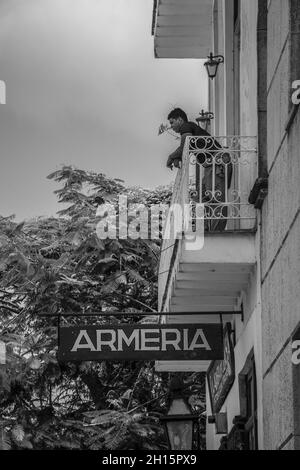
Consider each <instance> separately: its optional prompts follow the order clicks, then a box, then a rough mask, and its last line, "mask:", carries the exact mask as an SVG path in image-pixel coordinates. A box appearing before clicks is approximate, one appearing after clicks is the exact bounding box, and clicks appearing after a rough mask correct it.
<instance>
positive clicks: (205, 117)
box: [196, 109, 215, 130]
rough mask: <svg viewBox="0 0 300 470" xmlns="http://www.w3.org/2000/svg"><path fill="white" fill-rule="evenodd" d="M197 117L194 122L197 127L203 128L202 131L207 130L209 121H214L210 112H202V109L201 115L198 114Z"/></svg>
mask: <svg viewBox="0 0 300 470" xmlns="http://www.w3.org/2000/svg"><path fill="white" fill-rule="evenodd" d="M199 114H200V115H199V117H197V118H196V122H197V124H198V126H201V125H202V126H204V129H206V130H207V129H208V126H209V124H210V121H211V120H212V119H214V117H215V116H214V113H211V112H210V111H206V112H204V109H202V111H201V113H199Z"/></svg>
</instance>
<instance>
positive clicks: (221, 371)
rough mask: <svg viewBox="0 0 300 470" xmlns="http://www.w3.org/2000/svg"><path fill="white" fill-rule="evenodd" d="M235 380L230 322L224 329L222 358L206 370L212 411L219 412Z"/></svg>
mask: <svg viewBox="0 0 300 470" xmlns="http://www.w3.org/2000/svg"><path fill="white" fill-rule="evenodd" d="M234 380H235V365H234V348H233V343H232V339H231V324H230V323H227V324H226V327H225V329H224V358H223V360H217V361H214V362H213V363H212V364H211V365H210V367H209V369H208V371H207V381H208V388H209V394H210V401H211V408H212V413H213V414H216V413H219V411H220V410H221V408H222V406H223V403H224V401H225V400H226V397H227V395H228V393H229V391H230V389H231V387H232V385H233V382H234Z"/></svg>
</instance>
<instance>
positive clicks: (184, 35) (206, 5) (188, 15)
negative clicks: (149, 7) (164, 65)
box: [152, 0, 213, 59]
mask: <svg viewBox="0 0 300 470" xmlns="http://www.w3.org/2000/svg"><path fill="white" fill-rule="evenodd" d="M212 24H213V0H155V1H154V10H153V28H152V33H153V35H154V54H155V57H157V58H169V59H171V58H175V59H205V58H206V57H207V56H208V55H209V53H210V52H211V51H212V46H211V44H212Z"/></svg>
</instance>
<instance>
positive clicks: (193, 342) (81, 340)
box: [58, 324, 223, 362]
mask: <svg viewBox="0 0 300 470" xmlns="http://www.w3.org/2000/svg"><path fill="white" fill-rule="evenodd" d="M222 358H223V332H222V325H221V324H204V325H200V324H199V325H198V324H196V325H195V324H193V325H189V324H180V325H177V324H172V325H157V324H155V325H128V324H119V325H94V326H71V327H65V326H62V327H60V328H59V345H58V359H59V360H60V361H63V362H66V361H102V360H111V361H129V360H131V361H140V360H145V361H146V360H147V361H152V360H153V361H155V360H166V361H172V360H174V361H177V360H180V361H182V360H189V361H190V360H193V361H195V360H205V361H207V360H215V359H222Z"/></svg>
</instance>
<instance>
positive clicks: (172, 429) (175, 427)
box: [166, 418, 193, 450]
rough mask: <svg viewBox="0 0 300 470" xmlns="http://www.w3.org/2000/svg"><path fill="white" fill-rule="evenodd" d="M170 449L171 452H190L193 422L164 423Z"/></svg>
mask: <svg viewBox="0 0 300 470" xmlns="http://www.w3.org/2000/svg"><path fill="white" fill-rule="evenodd" d="M166 427H167V432H168V437H169V442H170V447H171V449H172V450H192V442H193V421H192V419H190V420H189V419H188V418H187V420H186V421H183V420H180V421H169V422H167V423H166Z"/></svg>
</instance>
